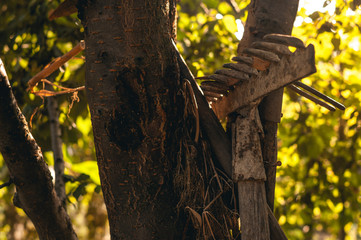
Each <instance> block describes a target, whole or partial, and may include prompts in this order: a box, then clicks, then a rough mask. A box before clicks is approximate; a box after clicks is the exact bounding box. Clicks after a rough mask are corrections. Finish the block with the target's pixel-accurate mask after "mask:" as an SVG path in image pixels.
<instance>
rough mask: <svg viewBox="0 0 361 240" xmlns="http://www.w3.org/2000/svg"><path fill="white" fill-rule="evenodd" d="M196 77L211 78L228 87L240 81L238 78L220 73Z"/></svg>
mask: <svg viewBox="0 0 361 240" xmlns="http://www.w3.org/2000/svg"><path fill="white" fill-rule="evenodd" d="M196 79H212V80H215V81H216V82H219V83H221V84H225V85H226V86H228V87H230V86H233V85H235V84H237V83H239V82H240V80H239V79H236V78H231V77H228V76H225V75H220V74H212V75H209V76H203V77H196Z"/></svg>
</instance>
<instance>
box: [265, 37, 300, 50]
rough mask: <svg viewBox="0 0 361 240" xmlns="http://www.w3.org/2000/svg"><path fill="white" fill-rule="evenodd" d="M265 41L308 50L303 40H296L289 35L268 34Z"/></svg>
mask: <svg viewBox="0 0 361 240" xmlns="http://www.w3.org/2000/svg"><path fill="white" fill-rule="evenodd" d="M263 40H265V41H268V42H274V43H280V44H283V45H287V46H292V47H295V48H306V46H305V44H304V43H303V42H302V40H301V39H299V38H295V37H292V36H289V35H283V34H267V35H265V36H264V37H263Z"/></svg>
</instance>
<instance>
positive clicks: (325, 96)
mask: <svg viewBox="0 0 361 240" xmlns="http://www.w3.org/2000/svg"><path fill="white" fill-rule="evenodd" d="M293 84H294V85H296V86H298V87H301V88H303V89H305V90H306V91H309V92H310V93H312V94H314V95H315V96H317V97H319V98H321V99H322V100H324V101H325V102H328V103H329V104H331V105H333V106H335V107H336V108H338V109H340V110H345V109H346V108H345V106H344V105H343V104H341V103H339V102H337V101H336V100H334V99H332V98H330V97H329V96H327V95H325V94H323V93H321V92H319V91H317V90H316V89H314V88H313V87H310V86H308V85H306V84H304V83H302V82H299V81H298V82H295V83H293Z"/></svg>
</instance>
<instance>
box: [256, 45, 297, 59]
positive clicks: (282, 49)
mask: <svg viewBox="0 0 361 240" xmlns="http://www.w3.org/2000/svg"><path fill="white" fill-rule="evenodd" d="M251 47H253V48H258V49H263V50H267V51H271V52H274V53H276V54H279V55H281V56H283V55H291V54H292V52H291V51H290V50H289V49H288V47H287V46H285V45H283V44H279V43H273V42H254V43H252V45H251Z"/></svg>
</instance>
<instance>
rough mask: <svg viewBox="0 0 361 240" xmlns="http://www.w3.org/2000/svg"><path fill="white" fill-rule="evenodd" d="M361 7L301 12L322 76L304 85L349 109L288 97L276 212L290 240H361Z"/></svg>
mask: <svg viewBox="0 0 361 240" xmlns="http://www.w3.org/2000/svg"><path fill="white" fill-rule="evenodd" d="M322 2H323V1H322ZM359 4H360V2H359V1H347V2H346V1H339V0H337V1H325V2H324V5H323V6H324V8H322V9H319V10H318V11H315V12H313V13H308V12H307V11H306V9H304V8H301V9H300V10H299V13H298V17H297V20H296V25H299V26H297V27H295V28H294V30H293V35H294V36H296V37H299V38H301V39H302V40H304V41H305V42H306V43H307V44H313V45H314V46H315V49H316V63H317V70H318V71H317V73H316V74H313V75H312V76H310V77H308V78H306V79H304V80H303V82H304V83H306V84H309V85H312V86H313V87H314V88H316V89H319V90H321V91H322V92H323V93H325V94H327V95H329V96H331V97H333V98H335V99H337V100H338V101H340V102H342V103H343V104H344V105H345V106H346V110H345V111H344V112H342V111H336V112H329V111H327V110H324V109H322V108H321V107H319V106H316V105H315V104H313V103H311V102H309V101H308V100H304V99H301V98H300V97H298V96H295V95H294V94H292V93H289V94H288V95H286V97H285V101H284V108H283V113H284V116H283V119H282V122H281V124H280V130H279V132H280V134H279V139H280V142H279V146H280V150H279V158H280V160H281V161H282V162H283V165H282V167H280V168H279V171H278V179H277V180H278V182H277V184H278V185H277V188H276V201H277V203H276V205H277V209H276V213H277V216H279V217H280V222H281V224H282V225H283V228H284V229H285V231H286V233H287V234H288V236H289V237H290V239H361V226H360V224H361V222H360V220H361V215H360V213H361V211H360V210H361V187H360V186H361V175H360V173H361V145H360V144H361V131H360V128H361V116H360V115H359V113H360V112H361V106H360V101H361V64H360V61H361V55H360V47H361V46H360V43H361V41H360V40H361V39H360V38H361V8H360V6H357V5H359ZM321 6H322V4H321Z"/></svg>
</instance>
